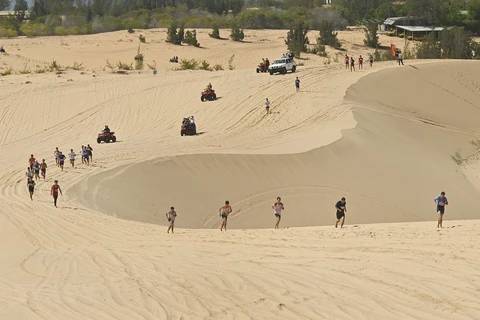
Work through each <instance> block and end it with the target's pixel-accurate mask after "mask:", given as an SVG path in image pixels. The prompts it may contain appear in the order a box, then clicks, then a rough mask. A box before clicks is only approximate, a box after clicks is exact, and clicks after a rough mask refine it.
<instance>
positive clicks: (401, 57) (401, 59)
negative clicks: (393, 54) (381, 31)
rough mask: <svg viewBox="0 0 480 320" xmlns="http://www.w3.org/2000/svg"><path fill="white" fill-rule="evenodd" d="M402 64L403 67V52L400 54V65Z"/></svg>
mask: <svg viewBox="0 0 480 320" xmlns="http://www.w3.org/2000/svg"><path fill="white" fill-rule="evenodd" d="M400 63H401V64H402V66H403V54H402V53H401V52H400V53H399V54H398V65H400Z"/></svg>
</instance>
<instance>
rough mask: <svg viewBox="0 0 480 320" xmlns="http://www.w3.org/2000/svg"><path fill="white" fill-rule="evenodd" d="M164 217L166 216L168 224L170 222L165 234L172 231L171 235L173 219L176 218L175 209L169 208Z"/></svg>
mask: <svg viewBox="0 0 480 320" xmlns="http://www.w3.org/2000/svg"><path fill="white" fill-rule="evenodd" d="M165 215H166V216H167V219H168V222H170V225H169V226H168V230H167V233H170V230H172V233H173V227H174V224H175V218H176V217H177V213H176V212H175V208H174V207H171V208H170V211H169V212H167V213H166V214H165Z"/></svg>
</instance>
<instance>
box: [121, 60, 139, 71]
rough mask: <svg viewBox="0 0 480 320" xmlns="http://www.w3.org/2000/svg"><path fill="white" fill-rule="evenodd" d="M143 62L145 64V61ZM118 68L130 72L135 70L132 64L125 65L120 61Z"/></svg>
mask: <svg viewBox="0 0 480 320" xmlns="http://www.w3.org/2000/svg"><path fill="white" fill-rule="evenodd" d="M142 62H143V60H142ZM117 68H118V70H124V71H130V70H133V64H132V63H130V64H128V63H124V62H122V61H118V62H117Z"/></svg>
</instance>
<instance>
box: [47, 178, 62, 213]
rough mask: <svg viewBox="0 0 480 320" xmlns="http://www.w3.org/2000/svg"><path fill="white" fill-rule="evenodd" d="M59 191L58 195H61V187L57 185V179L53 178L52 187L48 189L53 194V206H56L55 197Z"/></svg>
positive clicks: (56, 197)
mask: <svg viewBox="0 0 480 320" xmlns="http://www.w3.org/2000/svg"><path fill="white" fill-rule="evenodd" d="M59 191H60V195H62V196H63V194H62V189H61V188H60V186H59V185H58V180H55V181H54V184H53V186H52V188H51V189H50V194H51V195H52V196H53V204H54V205H55V208H56V207H57V199H58V192H59Z"/></svg>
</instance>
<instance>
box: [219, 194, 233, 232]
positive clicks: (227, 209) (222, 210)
mask: <svg viewBox="0 0 480 320" xmlns="http://www.w3.org/2000/svg"><path fill="white" fill-rule="evenodd" d="M218 212H219V214H220V217H221V218H222V226H221V227H220V231H223V229H225V231H227V219H228V215H229V214H230V213H231V212H232V207H231V206H230V202H229V201H228V200H227V201H225V205H224V206H222V207H220V209H218Z"/></svg>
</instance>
